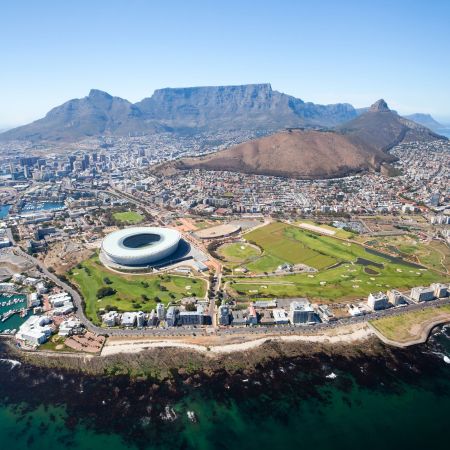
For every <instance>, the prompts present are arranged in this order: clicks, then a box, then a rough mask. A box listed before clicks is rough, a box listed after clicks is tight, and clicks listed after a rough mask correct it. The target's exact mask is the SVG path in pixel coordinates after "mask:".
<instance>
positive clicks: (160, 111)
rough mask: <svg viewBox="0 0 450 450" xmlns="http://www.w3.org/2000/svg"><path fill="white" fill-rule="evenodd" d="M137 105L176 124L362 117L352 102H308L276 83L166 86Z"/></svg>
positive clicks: (325, 121)
mask: <svg viewBox="0 0 450 450" xmlns="http://www.w3.org/2000/svg"><path fill="white" fill-rule="evenodd" d="M136 106H138V107H139V109H141V111H142V112H143V113H144V114H145V115H146V116H147V117H148V118H151V119H154V120H159V121H161V122H162V123H164V124H165V125H168V126H171V127H175V128H177V127H193V128H209V129H211V128H221V129H226V128H236V127H239V128H246V129H264V128H265V129H267V128H284V127H302V126H313V125H316V126H332V125H336V124H338V123H342V122H344V121H346V120H349V119H351V118H353V117H356V112H355V110H354V108H353V107H352V106H351V105H349V104H345V103H344V104H337V105H316V104H314V103H305V102H304V101H303V100H301V99H298V98H295V97H292V96H289V95H286V94H283V93H280V92H278V91H274V90H272V87H271V86H270V84H248V85H243V86H214V87H193V88H181V89H170V88H169V89H160V90H157V91H155V93H154V94H153V96H152V97H150V98H146V99H144V100H142V101H141V102H139V103H137V104H136Z"/></svg>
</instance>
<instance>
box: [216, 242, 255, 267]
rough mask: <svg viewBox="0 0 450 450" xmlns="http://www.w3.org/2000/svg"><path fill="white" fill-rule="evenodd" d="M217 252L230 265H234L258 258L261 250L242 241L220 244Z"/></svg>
mask: <svg viewBox="0 0 450 450" xmlns="http://www.w3.org/2000/svg"><path fill="white" fill-rule="evenodd" d="M217 253H219V255H220V256H222V258H224V260H225V261H226V262H228V263H230V265H231V266H235V265H239V264H244V263H246V262H248V261H251V260H254V259H256V258H258V256H259V255H260V254H261V251H260V250H259V248H258V247H256V246H253V245H250V244H246V243H244V242H233V243H231V244H224V245H222V246H220V247H219V248H218V249H217Z"/></svg>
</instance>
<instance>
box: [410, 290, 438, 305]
mask: <svg viewBox="0 0 450 450" xmlns="http://www.w3.org/2000/svg"><path fill="white" fill-rule="evenodd" d="M411 298H412V299H413V300H414V301H415V302H417V303H419V302H429V301H430V300H434V298H435V295H434V288H432V287H427V288H426V287H423V286H417V287H414V288H412V289H411Z"/></svg>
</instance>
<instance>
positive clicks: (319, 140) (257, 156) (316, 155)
mask: <svg viewBox="0 0 450 450" xmlns="http://www.w3.org/2000/svg"><path fill="white" fill-rule="evenodd" d="M437 139H446V138H445V137H443V136H439V135H437V134H436V133H434V132H432V131H431V130H429V129H427V128H425V127H423V126H421V125H419V124H416V123H415V122H412V121H410V120H408V119H405V118H403V117H401V116H399V115H398V114H397V113H396V112H394V111H391V110H390V109H389V107H388V105H387V103H386V102H385V101H384V100H383V99H380V100H378V101H377V102H375V103H374V104H373V105H372V106H371V107H370V108H369V109H368V110H367V112H365V113H363V114H361V115H359V116H358V117H356V118H355V119H352V120H350V121H349V122H346V123H345V124H343V125H340V126H338V127H336V128H335V129H334V130H327V131H318V130H287V131H283V132H279V133H275V134H273V135H271V136H266V137H263V138H261V139H256V140H252V141H249V142H245V143H242V144H239V145H237V146H234V147H231V148H228V149H225V150H221V151H219V152H217V153H212V154H209V155H206V156H203V157H197V158H181V159H180V160H177V161H174V162H169V163H166V164H163V165H162V166H161V167H159V168H158V170H159V171H161V172H163V173H167V174H171V173H173V172H174V171H178V170H190V169H204V170H212V171H221V170H225V171H234V172H242V173H248V174H260V175H272V176H283V177H294V178H303V179H316V178H334V177H341V176H345V175H349V174H352V173H358V172H361V171H367V170H380V168H381V166H382V165H384V164H389V163H391V162H394V161H395V157H393V156H392V155H390V154H389V153H387V152H388V150H390V149H391V148H392V147H394V146H395V145H397V144H399V143H401V142H412V141H421V142H429V141H433V140H437Z"/></svg>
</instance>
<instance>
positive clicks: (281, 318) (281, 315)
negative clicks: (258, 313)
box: [272, 308, 289, 325]
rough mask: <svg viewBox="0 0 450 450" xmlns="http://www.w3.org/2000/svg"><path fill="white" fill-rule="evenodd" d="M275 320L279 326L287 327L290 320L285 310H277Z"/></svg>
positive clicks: (274, 313)
mask: <svg viewBox="0 0 450 450" xmlns="http://www.w3.org/2000/svg"><path fill="white" fill-rule="evenodd" d="M272 313H273V320H274V321H275V324H277V325H287V324H288V323H289V318H288V315H287V313H286V311H285V310H284V309H281V308H275V309H274V310H273V311H272Z"/></svg>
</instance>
